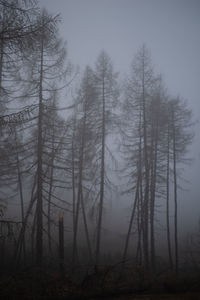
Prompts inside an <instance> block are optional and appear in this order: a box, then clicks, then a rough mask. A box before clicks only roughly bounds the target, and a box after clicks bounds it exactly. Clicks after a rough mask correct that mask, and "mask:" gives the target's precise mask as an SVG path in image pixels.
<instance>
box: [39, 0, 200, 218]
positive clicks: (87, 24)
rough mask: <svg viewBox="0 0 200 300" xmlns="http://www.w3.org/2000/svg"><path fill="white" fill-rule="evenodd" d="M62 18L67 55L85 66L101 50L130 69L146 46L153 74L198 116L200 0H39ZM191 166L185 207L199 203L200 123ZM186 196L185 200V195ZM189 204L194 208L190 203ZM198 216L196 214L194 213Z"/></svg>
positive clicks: (119, 65)
mask: <svg viewBox="0 0 200 300" xmlns="http://www.w3.org/2000/svg"><path fill="white" fill-rule="evenodd" d="M39 3H40V5H41V7H46V8H47V9H48V10H49V11H50V12H52V13H53V14H57V13H60V14H61V17H62V24H61V27H60V28H61V35H62V37H63V39H64V40H66V41H67V43H68V53H69V58H70V59H71V61H72V63H74V64H78V65H80V67H81V68H82V69H83V68H84V66H85V65H86V64H90V65H92V64H93V63H94V61H95V60H96V57H97V56H98V54H99V52H100V51H101V50H102V49H104V50H106V52H107V53H108V54H109V55H110V56H111V57H112V60H113V63H114V66H115V69H116V71H121V73H122V75H123V74H125V73H126V72H128V70H129V66H130V63H131V61H132V59H133V57H134V54H135V53H136V52H137V50H138V48H139V47H140V46H141V45H142V44H143V43H145V44H146V45H147V47H148V48H149V49H150V51H151V54H152V60H153V63H154V65H155V68H156V70H157V72H161V73H162V74H163V75H164V80H165V84H166V87H167V88H168V91H169V93H170V94H171V95H174V96H176V95H178V94H179V95H180V96H181V97H182V98H184V99H187V100H188V103H189V106H190V107H191V108H192V109H193V111H194V116H195V119H200V0H39ZM196 128H199V130H197V129H196V137H195V143H194V145H195V147H193V152H192V153H193V154H192V156H193V158H194V161H195V162H194V164H193V167H192V168H186V170H187V172H188V177H189V178H188V179H189V180H190V181H191V190H190V193H188V194H187V197H185V201H187V207H188V209H190V208H191V205H190V202H191V199H192V201H193V205H196V204H197V203H200V199H199V194H200V190H199V189H200V188H199V169H200V156H199V153H200V134H199V131H200V125H197V126H196ZM186 198H189V199H186ZM188 200H189V201H188ZM193 205H192V207H194V206H193ZM192 214H193V208H191V214H190V215H192ZM198 215H200V213H198Z"/></svg>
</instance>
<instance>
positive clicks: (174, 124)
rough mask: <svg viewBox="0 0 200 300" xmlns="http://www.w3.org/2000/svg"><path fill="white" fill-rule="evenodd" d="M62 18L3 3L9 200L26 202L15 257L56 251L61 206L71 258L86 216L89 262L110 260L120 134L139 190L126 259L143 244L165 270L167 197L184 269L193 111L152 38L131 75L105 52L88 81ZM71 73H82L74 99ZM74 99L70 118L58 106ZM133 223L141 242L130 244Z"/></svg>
mask: <svg viewBox="0 0 200 300" xmlns="http://www.w3.org/2000/svg"><path fill="white" fill-rule="evenodd" d="M59 21H60V20H59V16H52V15H51V14H49V13H48V12H47V11H46V10H40V9H39V7H38V5H37V3H36V2H35V1H31V0H20V1H18V0H9V1H4V0H0V109H1V116H0V118H1V127H0V130H1V147H0V152H1V155H0V166H1V168H0V169H1V171H0V205H1V211H2V214H3V211H4V210H5V209H6V206H7V204H9V202H12V201H13V200H14V201H18V203H19V204H20V210H21V212H20V213H21V222H22V227H21V230H20V233H19V236H18V238H17V243H16V247H15V251H14V252H15V253H14V262H15V264H17V263H19V261H21V260H23V261H24V262H25V261H26V260H27V259H29V256H30V255H31V257H32V259H33V261H34V262H36V263H37V264H38V265H41V264H42V263H43V261H44V259H45V256H46V255H47V253H48V255H50V256H51V255H52V253H53V251H54V246H55V245H54V232H55V227H56V226H57V215H58V212H59V211H62V212H65V214H66V215H67V218H68V219H69V220H70V224H71V225H70V230H71V237H72V238H71V241H68V243H70V245H71V256H70V261H71V265H72V267H74V266H75V265H76V264H77V263H78V262H79V261H80V257H79V255H80V254H79V252H80V243H79V236H78V233H79V231H80V228H81V224H83V228H81V230H82V232H83V233H84V234H85V241H86V245H87V255H86V256H87V260H88V262H89V263H92V264H94V265H99V264H100V262H101V261H102V248H103V239H104V237H103V234H102V232H103V227H104V208H105V206H106V203H107V201H108V193H109V191H110V190H111V189H112V180H111V179H110V178H109V172H110V171H109V170H110V166H111V167H112V162H113V161H115V160H116V159H115V158H114V156H115V153H113V152H114V150H113V148H112V146H111V145H110V144H109V136H111V135H116V136H118V149H119V151H120V157H121V159H122V165H123V168H122V169H123V170H118V172H119V173H120V176H121V178H122V181H124V182H125V183H126V184H125V186H126V188H125V190H124V191H123V193H126V194H127V195H129V197H130V199H131V213H130V217H129V220H128V228H127V233H126V236H125V239H124V247H123V249H121V250H122V257H121V259H122V261H123V262H125V261H126V260H127V257H128V253H132V255H133V256H134V257H135V259H136V261H137V263H138V264H140V265H142V266H144V268H145V269H151V270H156V267H157V266H156V265H157V255H158V253H157V243H156V242H157V239H156V230H157V228H156V224H157V222H158V218H159V214H158V212H157V210H158V203H160V201H161V202H162V206H163V207H164V208H165V212H166V213H165V219H166V245H167V253H168V263H169V266H170V268H171V269H172V270H175V271H176V272H178V269H179V242H178V240H179V235H178V208H179V207H178V202H179V201H178V200H179V199H178V188H179V165H181V166H182V164H183V163H186V162H187V159H186V153H187V148H188V145H189V144H190V143H191V141H192V131H191V124H192V113H191V110H190V109H189V108H188V106H187V103H185V102H184V101H183V100H182V99H181V98H180V97H172V96H170V95H169V94H168V92H167V90H166V88H165V85H164V82H163V80H162V76H161V75H159V74H156V72H155V69H154V68H153V65H152V61H151V55H150V53H149V50H148V49H147V47H146V46H145V45H143V46H142V47H141V48H140V49H139V50H138V52H137V54H136V55H135V57H134V58H133V61H132V64H131V66H130V72H129V74H128V75H127V76H126V78H125V79H124V81H123V84H122V83H120V78H119V73H117V72H116V71H115V70H114V65H113V63H112V60H111V58H110V57H109V55H108V54H107V53H106V52H105V51H102V52H101V53H100V54H99V56H98V57H97V60H96V63H95V65H94V66H93V67H91V66H86V67H85V70H84V72H83V73H81V74H79V78H80V80H78V79H77V78H78V76H76V74H75V73H76V72H75V68H74V67H73V65H72V63H71V62H70V60H69V58H68V56H67V49H66V44H65V43H64V42H63V40H62V39H61V38H60V36H59ZM72 81H73V82H74V81H77V82H76V89H75V91H74V92H73V97H72V99H70V101H71V102H72V103H71V104H70V105H69V104H68V103H69V97H68V96H66V90H69V87H70V85H71V84H72ZM63 99H64V101H65V103H67V104H68V107H67V109H66V110H65V111H66V117H62V116H61V114H60V113H59V112H60V110H62V107H61V106H60V105H59V100H62V101H63ZM13 107H14V108H15V113H13V112H12V109H13ZM19 108H20V109H19ZM16 111H17V112H16ZM5 116H8V118H5ZM116 172H117V171H116ZM172 207H173V208H172ZM172 213H173V218H172V217H171V214H172ZM91 218H92V224H93V226H92V228H91V224H90V223H91V220H90V219H91ZM172 220H173V222H172ZM27 228H29V229H27ZM27 230H29V232H30V234H28V236H27ZM133 232H134V233H135V234H134V247H135V249H129V244H130V240H131V238H132V233H133ZM27 241H28V242H27ZM44 241H45V243H44ZM28 243H29V245H28ZM30 253H31V254H30Z"/></svg>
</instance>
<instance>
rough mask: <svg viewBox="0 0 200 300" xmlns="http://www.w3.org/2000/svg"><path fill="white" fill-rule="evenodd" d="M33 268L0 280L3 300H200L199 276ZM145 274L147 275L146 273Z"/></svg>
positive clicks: (0, 294)
mask: <svg viewBox="0 0 200 300" xmlns="http://www.w3.org/2000/svg"><path fill="white" fill-rule="evenodd" d="M78 275H80V272H77V274H75V276H72V274H70V275H65V276H63V277H62V276H61V274H60V273H59V272H49V271H47V270H44V269H39V268H30V269H26V270H23V271H18V272H15V273H12V274H9V275H7V276H2V274H1V278H0V299H2V300H4V299H5V300H7V299H8V300H9V299H12V300H15V299H20V300H23V299H27V300H29V299H30V300H40V299H41V300H96V299H105V300H106V299H107V300H122V299H124V300H140V299H141V300H154V299H155V300H158V299H161V300H179V299H185V300H200V276H199V275H198V276H197V275H195V276H194V275H193V276H190V277H189V276H188V275H187V276H179V277H177V276H175V275H173V274H171V275H169V274H167V275H164V277H162V278H157V277H155V276H153V275H152V274H151V275H150V274H148V275H145V276H141V275H140V276H136V274H135V275H134V276H133V274H131V273H127V274H123V276H122V277H120V279H119V276H118V275H119V274H117V273H116V272H115V273H113V272H112V270H111V271H110V272H108V271H107V272H100V273H93V274H90V275H87V276H84V277H82V278H81V279H80V277H78ZM143 275H144V274H143Z"/></svg>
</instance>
